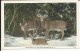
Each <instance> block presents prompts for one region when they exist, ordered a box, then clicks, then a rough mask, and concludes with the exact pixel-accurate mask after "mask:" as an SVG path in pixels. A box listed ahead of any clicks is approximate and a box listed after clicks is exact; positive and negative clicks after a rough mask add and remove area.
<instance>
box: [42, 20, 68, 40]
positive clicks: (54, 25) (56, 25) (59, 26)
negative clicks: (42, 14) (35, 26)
mask: <svg viewBox="0 0 80 51" xmlns="http://www.w3.org/2000/svg"><path fill="white" fill-rule="evenodd" d="M41 25H42V27H43V28H44V29H45V30H46V31H45V37H46V38H47V39H48V38H49V32H50V31H52V30H59V31H60V32H61V40H63V39H64V30H66V25H67V23H66V22H65V21H63V20H54V21H50V20H44V19H43V21H41ZM58 36H59V35H58Z"/></svg>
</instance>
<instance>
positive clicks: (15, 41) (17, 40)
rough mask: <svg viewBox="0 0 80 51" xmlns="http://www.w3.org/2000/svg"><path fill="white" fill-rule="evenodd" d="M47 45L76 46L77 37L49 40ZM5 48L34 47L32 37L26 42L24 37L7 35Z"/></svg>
mask: <svg viewBox="0 0 80 51" xmlns="http://www.w3.org/2000/svg"><path fill="white" fill-rule="evenodd" d="M37 38H38V37H37ZM39 38H40V37H39ZM47 43H48V46H76V36H72V37H69V38H65V40H60V39H58V40H48V41H47ZM4 46H5V47H26V46H33V44H32V41H31V38H30V37H28V38H27V39H26V40H24V38H23V37H13V36H10V35H7V34H5V38H4Z"/></svg>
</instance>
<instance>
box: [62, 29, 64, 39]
mask: <svg viewBox="0 0 80 51" xmlns="http://www.w3.org/2000/svg"><path fill="white" fill-rule="evenodd" d="M63 39H64V30H63V31H61V40H63Z"/></svg>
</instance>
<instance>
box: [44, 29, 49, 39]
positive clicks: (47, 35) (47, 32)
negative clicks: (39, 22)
mask: <svg viewBox="0 0 80 51" xmlns="http://www.w3.org/2000/svg"><path fill="white" fill-rule="evenodd" d="M45 38H46V39H49V31H46V32H45Z"/></svg>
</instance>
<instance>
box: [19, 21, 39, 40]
mask: <svg viewBox="0 0 80 51" xmlns="http://www.w3.org/2000/svg"><path fill="white" fill-rule="evenodd" d="M20 27H21V30H22V31H23V33H24V39H26V36H29V33H30V32H32V35H34V34H35V33H37V27H38V23H37V21H36V20H28V21H26V22H25V23H23V24H22V23H20Z"/></svg>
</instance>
